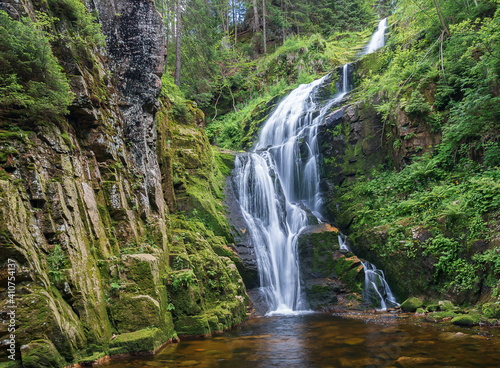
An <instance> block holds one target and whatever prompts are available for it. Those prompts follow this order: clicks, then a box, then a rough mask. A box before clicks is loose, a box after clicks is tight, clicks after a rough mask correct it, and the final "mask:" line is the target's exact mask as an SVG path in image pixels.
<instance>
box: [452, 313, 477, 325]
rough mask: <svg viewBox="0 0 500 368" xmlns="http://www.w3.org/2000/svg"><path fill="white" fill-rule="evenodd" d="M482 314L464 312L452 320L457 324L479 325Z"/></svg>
mask: <svg viewBox="0 0 500 368" xmlns="http://www.w3.org/2000/svg"><path fill="white" fill-rule="evenodd" d="M480 320H481V316H480V315H479V314H464V315H461V316H457V317H455V318H453V319H452V320H451V323H453V324H454V325H457V326H477V325H479V321H480Z"/></svg>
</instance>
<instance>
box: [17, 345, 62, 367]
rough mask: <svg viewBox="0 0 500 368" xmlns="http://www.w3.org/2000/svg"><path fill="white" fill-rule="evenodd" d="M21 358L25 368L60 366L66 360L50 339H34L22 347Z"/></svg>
mask: <svg viewBox="0 0 500 368" xmlns="http://www.w3.org/2000/svg"><path fill="white" fill-rule="evenodd" d="M21 358H22V362H23V366H24V367H25V368H60V367H63V366H65V365H66V361H65V360H64V358H63V357H62V356H61V355H60V354H59V352H58V351H57V349H56V347H55V346H54V344H53V343H52V342H51V341H48V340H34V341H32V342H30V343H29V344H27V345H23V346H22V347H21Z"/></svg>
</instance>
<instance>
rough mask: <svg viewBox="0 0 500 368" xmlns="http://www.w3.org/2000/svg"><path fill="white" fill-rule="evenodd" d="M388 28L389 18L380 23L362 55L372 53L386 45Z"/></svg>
mask: <svg viewBox="0 0 500 368" xmlns="http://www.w3.org/2000/svg"><path fill="white" fill-rule="evenodd" d="M386 29H387V18H384V19H382V20H381V21H380V22H379V23H378V27H377V30H376V31H375V33H374V34H373V35H372V37H371V39H370V41H369V42H368V45H366V47H365V49H364V51H363V53H362V55H366V54H369V53H372V52H373V51H376V50H378V49H380V48H381V47H383V46H384V45H385V30H386Z"/></svg>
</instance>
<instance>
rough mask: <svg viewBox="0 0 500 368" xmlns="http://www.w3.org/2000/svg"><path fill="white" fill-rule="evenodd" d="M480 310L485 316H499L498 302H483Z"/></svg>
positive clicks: (499, 307) (499, 305) (499, 304)
mask: <svg viewBox="0 0 500 368" xmlns="http://www.w3.org/2000/svg"><path fill="white" fill-rule="evenodd" d="M481 312H482V313H483V315H484V316H485V317H487V318H500V303H499V302H496V303H485V304H483V307H482V309H481Z"/></svg>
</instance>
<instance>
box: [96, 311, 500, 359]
mask: <svg viewBox="0 0 500 368" xmlns="http://www.w3.org/2000/svg"><path fill="white" fill-rule="evenodd" d="M498 334H499V331H498V329H488V328H479V327H476V328H470V329H465V328H458V327H456V326H451V325H443V324H435V323H428V322H425V321H423V320H415V319H414V318H413V317H406V318H401V316H400V315H397V314H395V315H390V314H369V315H350V316H349V315H344V316H335V315H328V314H318V313H316V314H300V315H287V316H271V317H265V318H254V319H251V320H249V321H247V322H245V323H244V324H242V325H240V326H238V327H237V328H235V329H232V330H230V331H228V332H225V333H224V334H222V335H220V336H214V337H211V338H207V339H196V340H182V341H181V342H180V343H178V344H172V345H169V346H167V347H166V348H165V349H163V350H162V351H161V352H160V353H159V354H157V355H156V356H154V357H143V356H142V357H141V356H135V357H129V358H126V359H120V360H114V361H112V362H110V363H108V364H106V365H105V368H151V367H157V368H183V367H184V368H185V367H194V368H270V367H274V368H277V367H283V368H292V367H293V368H327V367H342V368H375V367H377V368H383V367H412V368H442V367H450V368H451V367H454V368H491V367H499V366H500V354H499V353H498V351H499V350H498V349H499V345H500V337H499V336H498Z"/></svg>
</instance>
